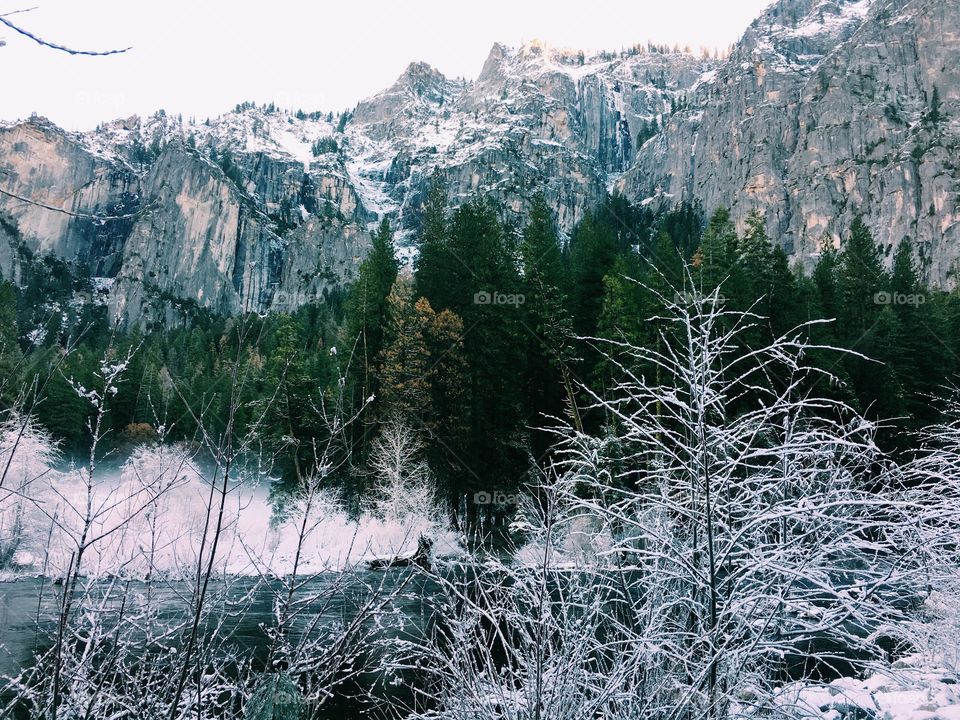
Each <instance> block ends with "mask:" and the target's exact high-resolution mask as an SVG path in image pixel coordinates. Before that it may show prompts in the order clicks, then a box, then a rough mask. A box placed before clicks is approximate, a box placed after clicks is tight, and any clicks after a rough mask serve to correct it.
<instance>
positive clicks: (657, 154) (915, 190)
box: [617, 0, 960, 286]
mask: <svg viewBox="0 0 960 720" xmlns="http://www.w3.org/2000/svg"><path fill="white" fill-rule="evenodd" d="M958 109H960V3H958V2H957V0H910V1H908V2H905V1H904V0H892V1H891V0H856V1H845V0H824V1H820V2H817V1H815V0H789V1H782V2H778V3H775V4H774V5H772V6H771V7H770V8H769V9H768V10H767V11H766V12H765V13H764V15H763V16H761V17H760V18H759V19H758V20H756V21H755V22H754V23H753V24H752V25H751V26H750V28H749V29H748V30H747V31H746V33H745V34H744V36H743V38H742V40H741V42H740V43H739V44H738V45H737V46H736V48H735V50H734V52H733V53H732V54H731V56H730V58H729V59H728V61H727V62H726V63H724V65H723V66H722V67H721V68H720V69H719V70H718V71H717V72H716V73H715V74H711V75H709V76H708V77H707V78H705V79H704V80H703V81H701V83H700V84H699V85H698V87H697V88H696V92H695V93H693V95H692V96H691V102H690V104H689V106H688V108H687V109H685V110H683V111H681V112H679V113H677V114H676V115H674V116H673V117H672V118H670V120H669V122H668V123H667V126H666V128H665V129H664V131H663V132H662V133H660V134H659V135H658V136H657V137H656V138H654V139H652V140H651V141H649V142H648V143H647V144H645V145H644V146H643V147H642V148H641V149H640V151H639V152H638V155H637V158H636V162H635V164H634V166H633V167H632V168H631V169H630V170H629V171H628V172H627V173H625V174H624V175H623V177H621V178H620V180H619V181H618V183H617V188H618V189H619V190H620V191H621V192H623V193H624V194H626V195H628V196H629V197H632V198H635V199H646V198H654V199H659V200H663V201H666V202H675V201H677V200H678V199H681V198H686V199H690V198H694V197H695V198H698V199H700V200H701V201H702V202H703V204H704V206H705V208H706V209H707V210H708V211H709V210H712V209H713V208H716V207H717V206H719V205H726V206H729V207H731V208H732V211H733V216H734V218H736V219H737V220H738V221H739V222H741V223H742V222H743V220H744V219H745V218H746V216H747V214H748V213H749V212H750V211H751V210H753V209H758V210H759V211H760V212H761V213H763V215H764V216H765V217H766V219H767V224H768V229H769V231H770V232H771V234H772V235H773V236H774V237H777V238H779V240H780V242H782V243H783V244H784V246H785V247H786V248H787V250H788V251H790V252H792V253H793V254H794V258H795V260H796V261H797V262H800V263H803V264H805V265H807V266H810V265H811V264H812V263H813V262H815V259H816V256H817V254H818V251H819V249H820V247H821V244H822V243H823V242H824V241H826V242H831V243H833V244H834V245H838V244H839V242H840V238H841V236H842V235H843V233H844V232H845V230H846V229H847V228H849V226H850V222H851V221H852V219H853V217H854V216H855V215H856V214H862V215H864V217H865V219H866V221H867V223H868V225H869V226H870V227H871V229H872V230H873V232H874V236H875V237H876V239H877V240H878V242H879V243H880V244H881V245H882V246H883V247H884V248H885V249H886V250H887V251H888V252H889V251H890V250H892V249H893V248H895V247H896V246H897V245H898V244H899V243H900V241H901V240H902V239H903V238H910V239H911V240H912V241H913V242H914V246H915V249H916V251H917V253H918V256H919V257H920V259H921V261H922V265H923V267H924V270H925V271H926V273H927V276H928V278H929V279H930V280H931V281H932V282H934V283H937V284H940V285H944V286H954V285H955V278H954V273H955V269H956V264H957V259H958V257H960V212H958V198H960V173H958V167H957V150H958V148H960V142H958V139H960V118H958V112H957V110H958Z"/></svg>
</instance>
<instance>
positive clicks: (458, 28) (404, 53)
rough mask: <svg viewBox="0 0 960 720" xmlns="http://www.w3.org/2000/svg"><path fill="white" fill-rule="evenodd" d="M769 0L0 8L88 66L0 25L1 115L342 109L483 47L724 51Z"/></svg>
mask: <svg viewBox="0 0 960 720" xmlns="http://www.w3.org/2000/svg"><path fill="white" fill-rule="evenodd" d="M768 3H769V0H730V1H729V2H720V1H719V0H607V1H605V2H604V1H600V2H597V1H594V2H590V1H589V0H576V1H573V0H471V2H461V1H459V0H443V1H441V0H408V1H406V2H401V1H400V0H393V1H388V0H337V1H336V2H293V0H271V1H270V2H251V1H249V0H233V1H232V2H231V1H227V0H189V1H187V0H162V1H160V0H0V14H3V13H8V12H10V11H13V10H17V9H20V8H23V7H30V6H33V5H36V6H37V9H35V10H33V11H31V12H28V13H21V14H17V15H12V16H8V18H9V20H10V21H12V22H16V23H18V24H20V25H22V26H23V27H25V28H27V29H29V30H31V31H33V32H36V33H37V34H39V35H41V36H43V37H44V38H45V39H48V40H51V41H53V42H58V43H62V44H64V45H69V46H74V47H79V48H82V49H90V50H100V49H109V48H114V47H125V46H127V45H132V46H133V49H132V50H130V51H129V52H128V53H126V54H124V55H119V56H114V57H107V58H84V57H74V56H68V55H65V54H63V53H60V52H57V51H54V50H50V49H46V48H41V47H38V46H37V45H35V44H34V43H33V42H32V41H30V40H28V39H27V38H24V37H21V36H19V35H17V34H16V33H14V32H13V31H12V30H10V29H8V28H6V27H3V26H0V39H3V40H6V43H7V44H6V46H5V47H2V48H0V120H14V119H17V118H24V117H27V116H28V115H30V113H32V112H36V113H39V114H41V115H45V116H47V117H49V118H50V119H52V120H53V121H55V122H57V123H59V124H60V125H62V126H64V127H67V128H69V129H86V128H91V127H93V126H95V125H96V124H97V123H98V122H100V121H103V120H109V119H113V118H116V117H126V116H129V115H132V114H134V113H139V114H149V113H152V112H153V111H154V110H156V109H158V108H164V109H166V110H167V111H168V112H171V113H182V114H183V115H184V116H186V117H190V116H193V117H196V118H198V119H203V118H205V117H208V116H210V117H213V116H216V115H219V114H220V113H222V112H225V111H227V110H229V109H231V108H232V107H233V106H234V105H235V104H236V103H238V102H241V101H243V100H253V101H255V102H258V103H259V102H270V101H274V102H276V103H278V104H279V105H280V106H282V107H290V108H303V109H304V110H324V111H326V110H340V109H344V108H350V107H353V106H354V105H355V104H356V102H357V101H358V100H360V99H362V98H364V97H367V96H369V95H372V94H373V93H375V92H377V91H379V90H381V89H383V88H385V87H387V86H389V85H390V84H391V83H392V82H393V81H394V80H395V79H396V77H397V76H398V75H399V74H400V73H401V72H402V71H403V69H404V68H405V67H406V66H407V64H409V63H410V62H411V61H413V60H424V61H426V62H428V63H430V64H431V65H433V66H434V67H436V68H438V69H439V70H440V71H441V72H443V73H444V74H446V75H448V76H451V77H457V76H463V77H467V78H472V77H476V75H477V74H478V73H479V71H480V68H481V66H482V65H483V61H484V59H485V58H486V56H487V54H488V52H489V50H490V46H491V45H492V44H493V43H494V42H496V41H499V42H503V43H506V44H508V45H517V44H520V43H522V42H524V41H527V40H533V39H538V40H543V41H545V42H546V43H548V44H550V45H556V46H562V47H571V48H583V49H588V50H589V49H619V48H621V47H625V46H629V45H632V44H634V43H637V42H645V41H647V40H653V41H654V42H658V43H668V44H673V43H678V44H681V45H685V44H689V45H690V46H691V47H694V48H697V47H699V46H701V45H703V46H708V47H720V48H722V47H726V46H727V45H729V44H730V43H732V42H735V41H736V40H737V39H738V38H739V37H740V35H741V33H742V32H743V31H744V29H746V27H747V25H748V24H749V23H750V21H751V20H752V19H753V18H754V17H756V16H757V15H758V14H759V13H760V12H761V11H762V9H763V8H764V7H765V6H766V5H767V4H768Z"/></svg>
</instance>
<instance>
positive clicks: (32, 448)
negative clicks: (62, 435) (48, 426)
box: [0, 414, 59, 570]
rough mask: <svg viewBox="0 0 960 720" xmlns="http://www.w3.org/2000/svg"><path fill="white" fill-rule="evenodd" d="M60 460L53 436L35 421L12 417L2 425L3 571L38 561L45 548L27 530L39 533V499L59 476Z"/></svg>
mask: <svg viewBox="0 0 960 720" xmlns="http://www.w3.org/2000/svg"><path fill="white" fill-rule="evenodd" d="M58 459H59V453H58V451H57V446H56V443H55V442H54V441H53V439H52V438H51V436H50V433H48V432H47V431H46V430H45V429H44V428H43V427H41V426H40V425H38V424H37V423H36V421H34V420H33V419H32V418H29V417H21V416H20V415H17V414H11V415H10V416H8V417H7V418H6V420H5V421H4V422H3V423H2V424H0V570H5V569H7V568H9V567H10V566H11V565H30V564H33V563H34V562H36V561H37V558H35V557H34V554H35V553H39V552H40V551H41V550H42V547H41V546H40V543H39V542H30V540H31V539H33V540H38V538H36V537H34V538H30V537H25V534H26V532H27V531H26V530H25V528H27V527H29V528H30V532H32V533H34V534H36V532H37V530H38V528H37V527H36V526H35V523H36V522H37V521H38V519H39V518H38V517H37V515H38V513H37V508H36V506H35V499H36V497H37V496H39V495H41V494H43V488H44V487H45V486H47V485H48V483H50V482H51V481H52V480H53V479H54V477H55V476H56V475H57V472H56V470H55V469H54V465H55V464H56V462H57V460H58ZM28 519H29V520H28ZM25 521H27V522H25ZM47 524H48V523H44V526H46V525H47ZM25 541H26V542H25Z"/></svg>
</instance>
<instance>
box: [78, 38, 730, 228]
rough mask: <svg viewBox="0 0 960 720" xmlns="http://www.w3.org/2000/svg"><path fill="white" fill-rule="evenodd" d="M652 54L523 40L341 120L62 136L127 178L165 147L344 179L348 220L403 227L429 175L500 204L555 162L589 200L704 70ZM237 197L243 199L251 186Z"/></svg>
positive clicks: (311, 116) (294, 118) (407, 82)
mask: <svg viewBox="0 0 960 720" xmlns="http://www.w3.org/2000/svg"><path fill="white" fill-rule="evenodd" d="M665 50H666V49H656V48H649V49H648V48H639V47H638V48H634V49H631V50H630V51H620V52H596V53H585V52H583V51H579V50H573V49H567V48H554V47H550V46H548V45H546V44H544V43H541V42H537V41H534V42H530V43H527V44H525V45H523V46H521V47H518V48H509V47H506V46H503V45H500V44H497V45H494V47H493V49H492V50H491V53H490V56H489V57H488V59H487V61H486V63H485V64H484V66H483V68H482V70H481V72H480V75H479V77H478V79H477V80H476V81H463V80H453V79H448V78H446V77H444V76H443V75H442V74H441V73H440V72H438V71H437V70H435V69H434V68H432V67H430V66H429V65H427V64H426V63H422V62H414V63H411V65H410V66H409V67H408V68H407V69H406V70H405V71H404V73H403V74H402V75H401V77H400V78H399V79H398V80H397V81H396V82H395V83H394V84H393V85H392V86H391V87H389V88H387V89H385V90H383V91H382V92H380V93H377V94H375V95H374V96H372V97H370V98H367V99H366V100H363V101H362V102H360V103H359V104H358V105H357V107H356V108H355V109H354V110H353V111H349V112H343V113H336V114H334V113H329V112H327V113H323V112H318V111H316V110H315V109H308V111H307V112H303V111H292V110H284V109H278V108H274V107H272V106H271V107H264V106H256V105H253V104H251V103H243V104H242V105H238V106H237V108H236V109H235V110H233V111H231V112H228V113H225V114H223V115H221V116H219V117H217V118H211V119H206V120H199V119H191V118H183V117H179V116H177V117H174V116H171V115H167V114H166V113H163V112H162V111H161V112H158V113H156V114H154V115H153V116H151V117H148V118H140V117H136V116H134V117H130V118H126V119H122V120H115V121H111V122H107V123H104V124H103V125H101V126H100V127H98V128H97V129H96V130H94V131H92V132H88V133H78V134H76V135H75V136H76V139H77V140H78V141H79V142H80V143H81V144H82V145H83V146H84V147H85V148H86V149H87V150H88V151H90V152H91V153H92V154H94V155H96V156H98V157H101V158H104V159H107V160H112V161H116V162H121V163H123V164H125V165H128V166H130V167H132V168H133V169H134V170H135V171H138V172H146V170H147V169H148V168H149V166H150V164H151V162H152V161H153V159H154V158H155V157H156V155H157V154H158V153H159V152H160V151H161V150H162V148H163V147H165V146H166V145H167V144H168V143H170V142H172V141H179V142H182V143H185V144H189V145H190V146H191V147H195V148H197V149H198V150H199V151H200V152H201V153H205V154H207V155H208V156H211V157H214V158H215V159H217V161H218V162H221V163H222V158H223V153H224V151H229V153H230V154H231V159H232V160H233V161H236V164H237V165H238V166H239V167H240V169H241V170H242V171H244V173H245V175H246V174H247V172H248V170H249V167H248V166H254V165H256V164H257V162H258V161H256V160H255V158H257V157H261V158H268V159H271V160H274V161H278V162H281V163H287V164H290V165H291V166H298V167H300V168H301V169H302V171H303V173H305V174H307V175H311V176H315V177H316V178H317V179H322V178H325V177H326V178H336V179H340V180H343V181H345V182H346V183H347V184H348V185H349V187H350V189H351V190H352V192H354V193H355V194H356V196H357V197H358V199H359V203H360V205H361V210H362V212H361V213H360V219H361V221H362V222H364V223H371V222H373V221H375V220H376V218H378V217H382V216H393V217H396V218H397V219H398V222H399V223H400V224H401V225H402V226H403V225H405V219H404V216H405V211H406V210H409V209H410V208H411V207H415V206H416V204H417V202H418V197H419V195H420V193H421V192H422V188H423V184H424V181H425V180H424V179H425V178H427V177H428V176H429V175H430V174H431V173H432V172H433V171H434V170H435V169H439V170H440V171H441V172H444V173H448V172H449V173H452V174H460V175H462V183H461V187H455V188H453V191H452V193H451V195H452V196H453V197H454V198H456V197H462V196H466V195H469V194H473V193H475V192H477V191H480V192H484V191H488V192H494V193H499V194H501V195H505V194H506V193H507V192H508V191H507V188H508V187H512V186H513V185H517V184H519V185H524V184H529V179H526V176H530V175H531V173H532V175H533V177H536V176H542V177H543V178H544V182H547V181H548V175H547V174H545V173H544V171H545V169H546V167H548V166H550V165H553V164H555V163H556V162H557V156H558V155H559V156H568V157H569V158H570V159H566V160H563V161H562V162H563V164H565V165H570V164H571V163H572V164H573V165H574V166H575V167H577V175H580V176H583V180H582V181H581V182H587V183H589V184H592V185H593V186H594V188H595V189H588V188H582V189H581V192H583V193H584V194H586V195H587V196H588V197H589V196H591V195H595V194H597V193H599V192H602V190H601V189H602V188H605V187H608V186H609V185H611V184H612V183H613V182H614V181H615V180H616V178H617V177H618V176H619V173H621V172H623V171H624V170H626V168H627V167H628V166H629V164H630V162H631V160H632V157H633V154H634V153H635V151H636V147H637V145H638V134H640V133H641V132H646V130H645V128H646V127H647V126H648V125H651V126H652V125H655V124H662V122H663V121H664V118H665V117H666V116H667V115H668V114H669V113H670V112H671V110H672V109H675V108H676V107H677V105H678V104H679V103H682V102H683V101H684V99H685V98H686V95H687V93H688V92H689V91H691V90H692V89H693V88H695V86H696V85H697V84H698V83H702V82H705V81H706V78H707V77H709V75H707V76H704V73H709V72H712V71H713V69H714V67H715V65H716V62H714V61H711V60H710V59H704V58H697V57H694V56H692V55H690V54H686V53H682V52H669V51H665ZM598 123H599V127H597V126H596V125H597V124H598ZM643 139H645V138H643ZM518 154H519V155H520V157H518V158H516V162H513V161H508V162H506V167H504V168H502V169H503V170H506V171H507V175H508V176H509V175H514V176H518V175H519V176H524V177H515V179H511V178H509V177H503V173H502V172H501V173H498V176H499V177H498V180H496V181H494V180H492V179H491V180H488V179H487V178H484V177H483V176H482V175H483V172H481V173H480V176H479V177H478V170H480V169H481V168H484V167H486V166H487V165H488V163H490V162H494V161H495V160H494V158H505V157H506V156H507V155H518ZM478 165H479V167H478ZM500 180H502V181H503V182H500ZM550 181H552V182H557V179H556V178H553V179H550ZM241 189H245V190H249V191H250V192H251V193H254V194H255V189H254V188H253V187H241ZM505 199H508V200H509V198H505ZM364 214H365V216H364ZM407 214H408V213H407ZM579 214H580V210H575V211H574V213H573V214H572V215H571V216H570V220H568V219H567V217H566V213H561V223H562V224H563V225H564V226H568V225H569V224H570V222H571V221H572V220H574V219H575V218H576V217H578V216H579ZM405 229H408V230H409V229H410V227H409V223H406V228H405Z"/></svg>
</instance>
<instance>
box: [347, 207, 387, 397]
mask: <svg viewBox="0 0 960 720" xmlns="http://www.w3.org/2000/svg"><path fill="white" fill-rule="evenodd" d="M398 270H399V263H398V262H397V257H396V251H395V249H394V246H393V231H392V230H391V229H390V223H389V222H388V221H387V220H386V219H384V220H383V221H382V222H381V223H380V227H379V228H378V229H377V231H376V233H374V235H373V245H372V247H371V249H370V254H369V255H367V257H366V258H365V259H364V261H363V262H362V263H361V264H360V271H359V274H358V277H357V281H356V283H354V285H353V289H352V292H351V294H350V299H349V301H348V302H347V320H346V326H347V340H348V342H349V345H350V347H351V348H356V352H357V357H358V358H359V360H360V362H361V363H362V365H361V367H362V377H363V382H362V386H361V387H360V388H359V390H360V398H361V402H362V399H363V398H368V397H370V396H371V395H375V394H376V392H377V389H378V388H377V387H376V385H375V378H374V377H373V376H372V374H371V371H372V369H373V366H374V364H375V363H376V362H377V359H378V357H379V356H380V352H381V351H382V349H383V333H384V327H385V326H386V323H387V315H388V309H389V305H388V302H387V297H388V296H389V294H390V291H391V289H392V288H393V285H394V283H395V282H396V280H397V272H398Z"/></svg>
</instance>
